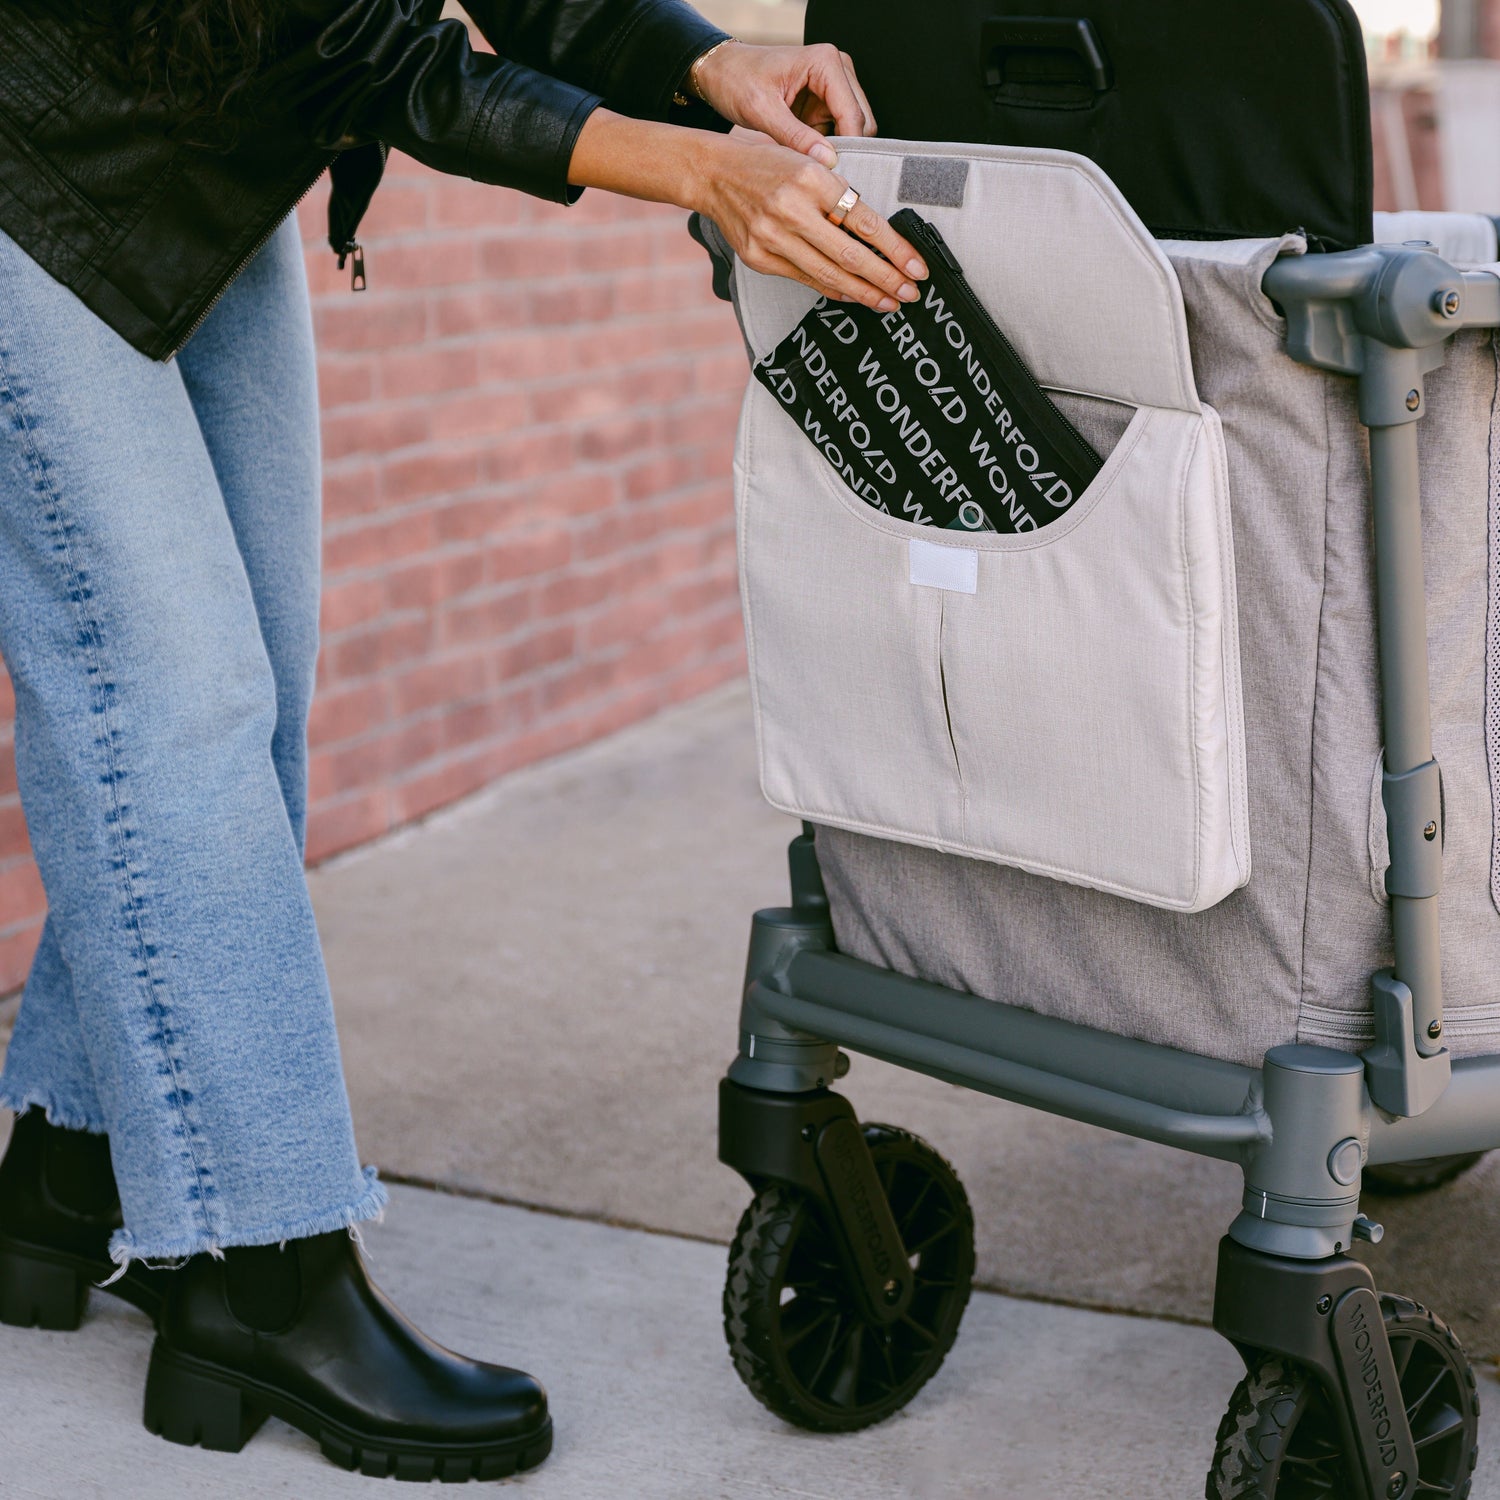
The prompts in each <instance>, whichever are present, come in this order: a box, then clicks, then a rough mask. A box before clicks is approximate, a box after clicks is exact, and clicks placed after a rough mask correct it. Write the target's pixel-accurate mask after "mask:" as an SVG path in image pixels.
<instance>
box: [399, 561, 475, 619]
mask: <svg viewBox="0 0 1500 1500" xmlns="http://www.w3.org/2000/svg"><path fill="white" fill-rule="evenodd" d="M483 578H484V559H483V558H482V557H480V556H478V555H477V554H475V553H460V554H458V555H455V556H448V557H427V558H423V559H422V560H421V561H420V562H416V563H411V564H409V565H407V566H404V567H398V568H394V569H392V570H391V571H390V572H388V573H387V574H386V575H385V590H384V594H385V598H386V600H388V601H389V603H390V606H391V608H392V609H431V608H433V607H434V606H436V605H438V604H441V603H443V602H444V601H445V600H449V599H456V598H460V597H461V596H462V595H464V594H466V593H467V592H468V591H469V590H470V589H473V588H475V587H477V586H478V584H479V583H480V582H481V581H482V580H483Z"/></svg>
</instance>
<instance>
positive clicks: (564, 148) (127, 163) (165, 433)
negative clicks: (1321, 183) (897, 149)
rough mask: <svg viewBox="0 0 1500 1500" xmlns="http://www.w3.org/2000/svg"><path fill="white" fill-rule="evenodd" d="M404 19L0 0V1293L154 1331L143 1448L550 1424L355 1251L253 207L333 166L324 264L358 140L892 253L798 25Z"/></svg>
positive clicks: (295, 473) (862, 274)
mask: <svg viewBox="0 0 1500 1500" xmlns="http://www.w3.org/2000/svg"><path fill="white" fill-rule="evenodd" d="M440 8H441V7H440V5H439V4H437V3H436V0H433V3H428V0H217V3H213V0H197V3H189V4H169V3H166V0H77V4H76V5H74V6H71V7H64V8H61V9H59V7H58V6H57V5H55V4H48V5H45V6H43V5H41V4H40V3H39V0H38V3H35V4H32V3H22V0H0V12H3V15H0V19H3V21H4V25H5V36H6V39H7V41H6V47H5V49H4V52H3V55H0V651H3V654H4V658H5V661H6V664H7V666H8V668H9V671H10V674H11V676H12V679H13V681H14V684H15V693H16V767H17V777H18V781H19V785H20V792H21V798H22V804H23V807H24V809H25V813H26V818H27V823H28V826H29V828H30V832H31V838H32V843H33V846H34V849H35V852H36V858H37V862H38V865H39V868H40V870H41V874H42V879H43V882H44V885H45V888H46V892H47V900H48V911H47V919H46V923H45V926H44V929H43V932H42V937H41V941H40V945H39V947H38V950H37V953H36V957H35V960H34V962H33V965H32V969H31V972H30V976H29V978H28V980H27V983H26V989H25V994H24V997H23V1002H22V1006H21V1011H20V1015H19V1018H18V1020H17V1024H16V1029H15V1034H14V1037H13V1039H12V1041H11V1044H10V1048H9V1053H8V1056H7V1058H6V1063H5V1068H4V1073H3V1075H0V1105H3V1106H5V1107H7V1108H9V1109H12V1110H15V1111H16V1112H17V1114H18V1115H19V1118H18V1120H17V1122H16V1128H15V1133H14V1136H13V1138H12V1141H11V1144H10V1147H9V1150H8V1152H7V1154H6V1157H5V1159H4V1162H3V1164H0V1317H3V1318H4V1319H5V1320H6V1321H8V1322H15V1323H22V1324H30V1323H36V1322H40V1323H42V1324H43V1325H44V1326H49V1327H58V1328H65V1327H76V1326H77V1324H78V1322H79V1319H80V1316H81V1312H82V1308H83V1304H84V1300H85V1298H86V1296H87V1293H88V1288H89V1285H90V1283H91V1282H93V1281H95V1280H98V1279H99V1278H101V1277H104V1276H107V1275H109V1274H110V1273H111V1271H113V1279H112V1281H111V1283H110V1289H111V1290H112V1291H114V1292H115V1293H117V1294H119V1295H122V1296H125V1297H127V1298H129V1299H130V1300H132V1301H133V1302H135V1303H136V1304H137V1305H139V1306H141V1307H143V1308H145V1309H146V1310H147V1311H149V1312H151V1313H152V1315H153V1316H155V1317H156V1319H157V1323H158V1338H157V1342H156V1344H155V1346H154V1348H153V1351H152V1357H151V1365H150V1369H149V1372H148V1377H147V1387H146V1405H145V1417H146V1424H147V1426H148V1427H150V1428H151V1429H152V1430H153V1431H156V1432H160V1433H161V1434H162V1435H163V1436H164V1437H167V1438H170V1439H172V1440H174V1441H178V1442H195V1441H201V1442H202V1443H203V1444H204V1445H205V1446H208V1447H213V1448H221V1449H231V1450H234V1449H238V1448H239V1447H241V1446H242V1445H243V1444H244V1442H245V1441H246V1439H247V1438H248V1437H249V1435H250V1434H251V1433H252V1432H253V1431H254V1430H255V1428H256V1427H257V1426H258V1425H259V1423H260V1422H261V1421H262V1420H263V1419H264V1417H265V1416H266V1415H267V1414H268V1413H274V1414H276V1415H279V1416H281V1417H283V1418H284V1419H286V1420H287V1421H289V1422H291V1423H292V1424H293V1425H295V1426H297V1427H299V1428H301V1429H302V1430H303V1431H305V1432H308V1433H310V1434H312V1435H313V1436H314V1437H316V1438H317V1439H318V1440H319V1442H320V1443H321V1445H322V1447H323V1450H324V1452H325V1453H327V1454H328V1455H329V1456H330V1457H331V1458H333V1459H334V1460H335V1461H337V1462H340V1463H342V1464H344V1465H345V1466H347V1467H355V1466H360V1467H363V1468H364V1469H365V1471H366V1472H369V1473H376V1474H387V1473H391V1472H394V1473H396V1474H397V1475H398V1476H400V1477H404V1478H419V1479H425V1478H430V1477H433V1476H439V1477H442V1478H444V1479H462V1478H468V1477H475V1476H477V1477H481V1478H484V1477H493V1476H498V1475H503V1474H507V1473H510V1472H512V1471H513V1470H515V1469H517V1468H525V1467H529V1466H531V1465H533V1464H536V1463H539V1462H540V1461H541V1460H542V1459H543V1458H544V1457H545V1456H546V1454H547V1452H548V1450H549V1448H550V1445H551V1431H552V1429H551V1421H550V1418H549V1416H548V1413H547V1404H546V1397H545V1394H544V1393H543V1391H542V1389H541V1387H540V1385H539V1384H538V1383H537V1382H536V1381H535V1380H533V1379H532V1378H531V1377H530V1376H528V1375H525V1374H523V1373H521V1372H519V1371H515V1370H508V1369H504V1368H501V1367H498V1366H493V1365H488V1364H482V1363H479V1362H477V1361H474V1360H469V1359H465V1358H462V1357H460V1356H458V1355H455V1354H452V1353H450V1352H448V1351H446V1350H443V1349H440V1348H438V1347H437V1346H436V1345H434V1344H432V1343H431V1342H429V1341H428V1340H426V1339H425V1338H423V1336H422V1335H421V1334H419V1333H418V1332H417V1331H416V1330H415V1329H414V1328H412V1326H411V1325H410V1324H409V1323H408V1322H406V1321H405V1320H404V1319H403V1318H402V1317H401V1315H400V1314H399V1313H398V1312H397V1311H396V1310H395V1309H394V1308H393V1307H392V1306H391V1305H390V1303H389V1302H387V1301H386V1300H385V1299H384V1298H383V1297H382V1296H381V1295H380V1294H379V1293H378V1292H377V1291H376V1290H375V1289H374V1288H373V1287H372V1286H371V1284H370V1282H369V1280H368V1278H367V1277H366V1274H365V1270H364V1266H363V1264H362V1261H361V1259H360V1255H359V1253H358V1248H357V1245H355V1244H354V1243H352V1231H353V1226H355V1225H357V1224H358V1223H360V1222H361V1221H363V1220H367V1219H370V1218H372V1217H374V1216H375V1215H377V1214H378V1213H379V1211H380V1209H381V1206H382V1204H383V1202H384V1192H383V1190H382V1188H381V1187H380V1185H379V1184H378V1183H377V1182H376V1181H375V1178H374V1174H373V1172H370V1171H362V1170H361V1169H360V1166H359V1162H358V1158H357V1157H356V1155H355V1150H354V1141H353V1132H352V1129H351V1125H350V1120H349V1110H348V1103H347V1099H346V1096H345V1091H344V1083H343V1078H342V1074H341V1071H340V1063H339V1054H338V1046H337V1041H336V1038H335V1034H334V1026H333V1016H332V1010H331V1006H330V1002H329V994H328V985H327V980H326V976H325V973H324V969H323V963H322V957H321V953H320V949H319V945H318V938H317V933H316V930H315V927H314V923H313V914H312V910H311V906H310V904H309V901H308V894H307V887H306V883H305V881H304V878H303V868H302V851H303V827H304V811H305V802H306V722H307V712H308V706H309V701H310V698H311V694H312V686H313V673H314V664H315V661H316V656H317V613H318V570H319V539H318V524H319V522H318V506H319V500H318V442H317V426H316V423H317V405H316V391H315V384H314V370H313V357H312V347H311V338H310V320H309V316H308V306H307V294H306V288H305V284H304V280H303V264H302V256H301V250H300V246H299V242H298V236H297V230H296V226H295V222H294V220H293V219H292V218H289V217H288V215H289V212H290V210H291V208H292V207H293V205H294V204H295V202H296V200H297V198H298V197H299V195H300V194H302V193H304V192H305V191H306V190H307V188H308V187H310V186H311V184H312V183H313V181H315V180H316V178H317V177H318V176H319V175H320V174H321V172H322V171H323V170H324V169H325V168H326V167H328V166H329V165H332V166H333V175H334V192H333V197H332V201H331V207H330V228H331V233H332V236H333V241H334V246H335V248H336V249H338V250H339V251H340V252H341V254H348V253H354V254H355V255H356V257H357V256H358V242H357V240H356V238H355V235H356V230H357V225H358V221H359V217H360V214H361V213H362V211H363V209H364V206H365V205H366V203H367V202H368V201H369V197H370V194H371V193H372V192H373V190H374V187H375V184H376V182H377V181H378V178H379V175H380V170H381V168H382V167H383V165H384V159H385V150H386V147H387V146H391V145H394V146H397V147H399V148H401V149H402V150H404V151H406V152H407V153H408V154H410V155H412V156H414V157H416V158H417V159H418V160H421V161H424V162H426V163H428V164H429V165H431V166H433V167H435V168H437V169H439V170H442V171H447V172H457V173H462V174H465V175H468V176H470V177H474V178H477V179H479V180H481V181H485V182H492V183H496V184H501V185H506V186H510V187H514V188H519V189H522V190H524V191H527V192H531V193H535V194H538V195H540V196H542V197H546V198H552V199H555V200H559V201H571V200H572V199H574V198H576V197H577V195H578V193H579V191H580V190H581V189H583V188H584V187H590V186H592V187H598V188H604V189H608V190H610V191H614V192H620V193H626V194H629V195H631V196H634V197H639V198H649V199H656V200H660V201H665V202H670V203H675V204H678V205H681V206H683V207H688V208H695V209H699V210H702V211H703V212H704V213H706V214H708V215H709V216H710V217H712V218H713V219H714V220H716V221H717V222H718V224H719V225H720V226H721V227H722V228H723V230H724V231H725V233H726V235H727V236H728V238H729V240H730V241H731V243H733V245H734V246H735V248H736V249H737V250H738V251H739V252H740V254H741V255H742V256H743V257H744V259H745V260H746V261H747V262H748V263H749V264H750V265H752V266H754V267H756V268H757V269H759V270H762V271H766V272H773V273H779V274H782V275H786V276H791V277H795V278H796V279H797V280H799V281H804V282H807V283H809V284H812V285H815V286H817V287H819V288H820V289H821V290H823V291H825V292H827V293H829V294H830V295H833V296H836V297H840V298H845V299H853V300H858V301H861V302H864V303H866V304H868V305H870V306H875V307H882V308H887V309H889V308H894V307H895V306H896V305H897V301H898V299H907V300H910V299H912V298H914V297H915V296H916V289H915V287H914V285H913V282H914V280H915V279H917V278H920V277H921V276H923V275H924V274H925V269H924V267H923V266H922V263H921V261H920V259H919V258H918V257H917V255H916V254H915V252H914V251H913V249H912V247H911V246H910V245H909V244H907V243H906V242H905V241H904V240H902V239H901V238H900V237H899V236H898V235H897V234H895V232H894V231H892V230H891V229H890V226H889V225H888V224H886V223H885V221H884V220H883V219H881V218H880V217H879V216H878V215H877V214H875V213H873V212H872V211H871V210H869V209H868V208H867V207H865V206H864V205H862V204H859V203H858V202H857V195H855V194H854V193H853V192H852V191H850V190H848V185H847V184H846V183H845V182H844V181H843V179H842V178H840V177H839V176H838V175H837V173H836V171H835V170H834V167H835V165H836V161H837V158H836V155H835V153H834V151H833V149H832V148H831V147H830V146H829V145H828V143H827V142H826V141H825V140H824V139H823V135H822V131H823V130H825V129H827V128H828V127H830V126H831V127H833V128H834V129H836V130H837V131H838V132H841V133H844V134H848V135H861V134H868V133H871V132H873V130H874V128H875V125H874V121H873V119H872V118H871V116H870V110H869V106H868V104H867V102H866V101H865V99H864V96H863V94H862V93H861V91H860V88H859V85H858V82H857V81H856V79H855V77H854V74H853V70H852V66H851V64H850V62H849V60H848V58H847V57H844V56H842V55H841V54H839V53H838V52H836V51H835V50H833V49H831V48H826V47H810V48H800V47H782V48H778V47H751V46H744V45H741V44H739V43H736V42H734V41H732V40H730V39H728V38H727V37H726V36H725V35H724V34H723V33H722V32H719V31H717V30H715V29H714V28H713V27H711V26H709V25H708V24H707V23H706V22H704V21H703V20H702V19H701V18H700V17H699V16H697V15H696V14H695V13H694V12H693V11H691V10H690V9H689V8H688V7H687V6H685V5H683V4H680V3H678V0H474V3H473V4H472V5H471V6H470V9H471V12H472V14H473V18H474V20H475V22H476V24H477V25H478V26H479V27H480V29H481V30H482V31H483V32H484V34H485V35H486V36H487V38H488V39H489V41H490V42H491V43H492V44H493V46H494V47H495V50H496V54H498V55H494V56H492V55H490V54H489V53H476V52H475V51H474V50H473V49H472V48H471V47H470V44H469V36H468V32H467V29H466V28H465V27H464V26H463V25H462V24H461V23H459V22H456V21H451V20H449V21H444V20H441V19H439V18H438V16H437V12H438V11H439V10H440ZM726 122H728V123H737V124H740V125H745V126H749V127H752V128H754V129H756V130H758V131H761V132H763V135H762V136H760V137H755V138H746V137H741V136H727V135H724V134H722V133H721V132H722V130H724V129H727V128H728V123H726ZM694 125H697V126H704V127H707V126H718V127H719V130H710V129H692V128H683V127H684V126H694ZM840 225H842V227H840ZM849 231H853V233H850V232H849ZM877 252H878V253H877ZM358 264H359V262H358V260H356V266H358ZM111 1262H113V1265H112V1264H111ZM168 1268H171V1269H168Z"/></svg>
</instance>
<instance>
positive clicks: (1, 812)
mask: <svg viewBox="0 0 1500 1500" xmlns="http://www.w3.org/2000/svg"><path fill="white" fill-rule="evenodd" d="M30 853H31V839H30V838H29V836H28V835H27V832H26V817H25V814H24V813H22V811H21V804H20V801H19V800H18V799H17V798H15V797H6V798H5V799H4V800H3V801H0V860H7V859H14V858H16V857H17V856H20V855H29V854H30Z"/></svg>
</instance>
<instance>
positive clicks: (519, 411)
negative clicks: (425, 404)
mask: <svg viewBox="0 0 1500 1500" xmlns="http://www.w3.org/2000/svg"><path fill="white" fill-rule="evenodd" d="M526 409H527V401H526V397H525V396H524V395H522V394H521V393H520V392H519V391H494V390H488V391H473V392H472V393H471V392H469V391H465V392H463V393H462V394H460V393H458V392H455V393H453V394H452V395H448V396H445V397H443V399H442V400H441V401H439V402H437V403H436V404H435V405H434V406H433V408H432V411H431V422H432V435H433V437H434V438H435V439H436V440H437V441H439V442H445V441H451V440H452V439H455V438H481V437H502V436H504V435H505V434H507V433H509V432H512V431H514V430H515V429H516V428H517V427H519V426H521V425H523V424H524V422H525V420H526Z"/></svg>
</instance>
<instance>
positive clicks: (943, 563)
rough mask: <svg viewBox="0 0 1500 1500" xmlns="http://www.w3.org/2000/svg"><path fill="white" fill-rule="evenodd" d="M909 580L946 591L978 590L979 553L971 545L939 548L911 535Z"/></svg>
mask: <svg viewBox="0 0 1500 1500" xmlns="http://www.w3.org/2000/svg"><path fill="white" fill-rule="evenodd" d="M910 546H911V581H912V582H913V583H915V584H919V585H920V586H921V587H922V588H925V589H947V590H948V592H949V593H950V594H974V593H977V592H978V591H979V554H978V552H976V551H975V550H974V549H973V548H972V547H939V546H938V545H937V543H936V542H924V541H923V540H922V538H921V537H919V536H914V537H912V539H911V542H910Z"/></svg>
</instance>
